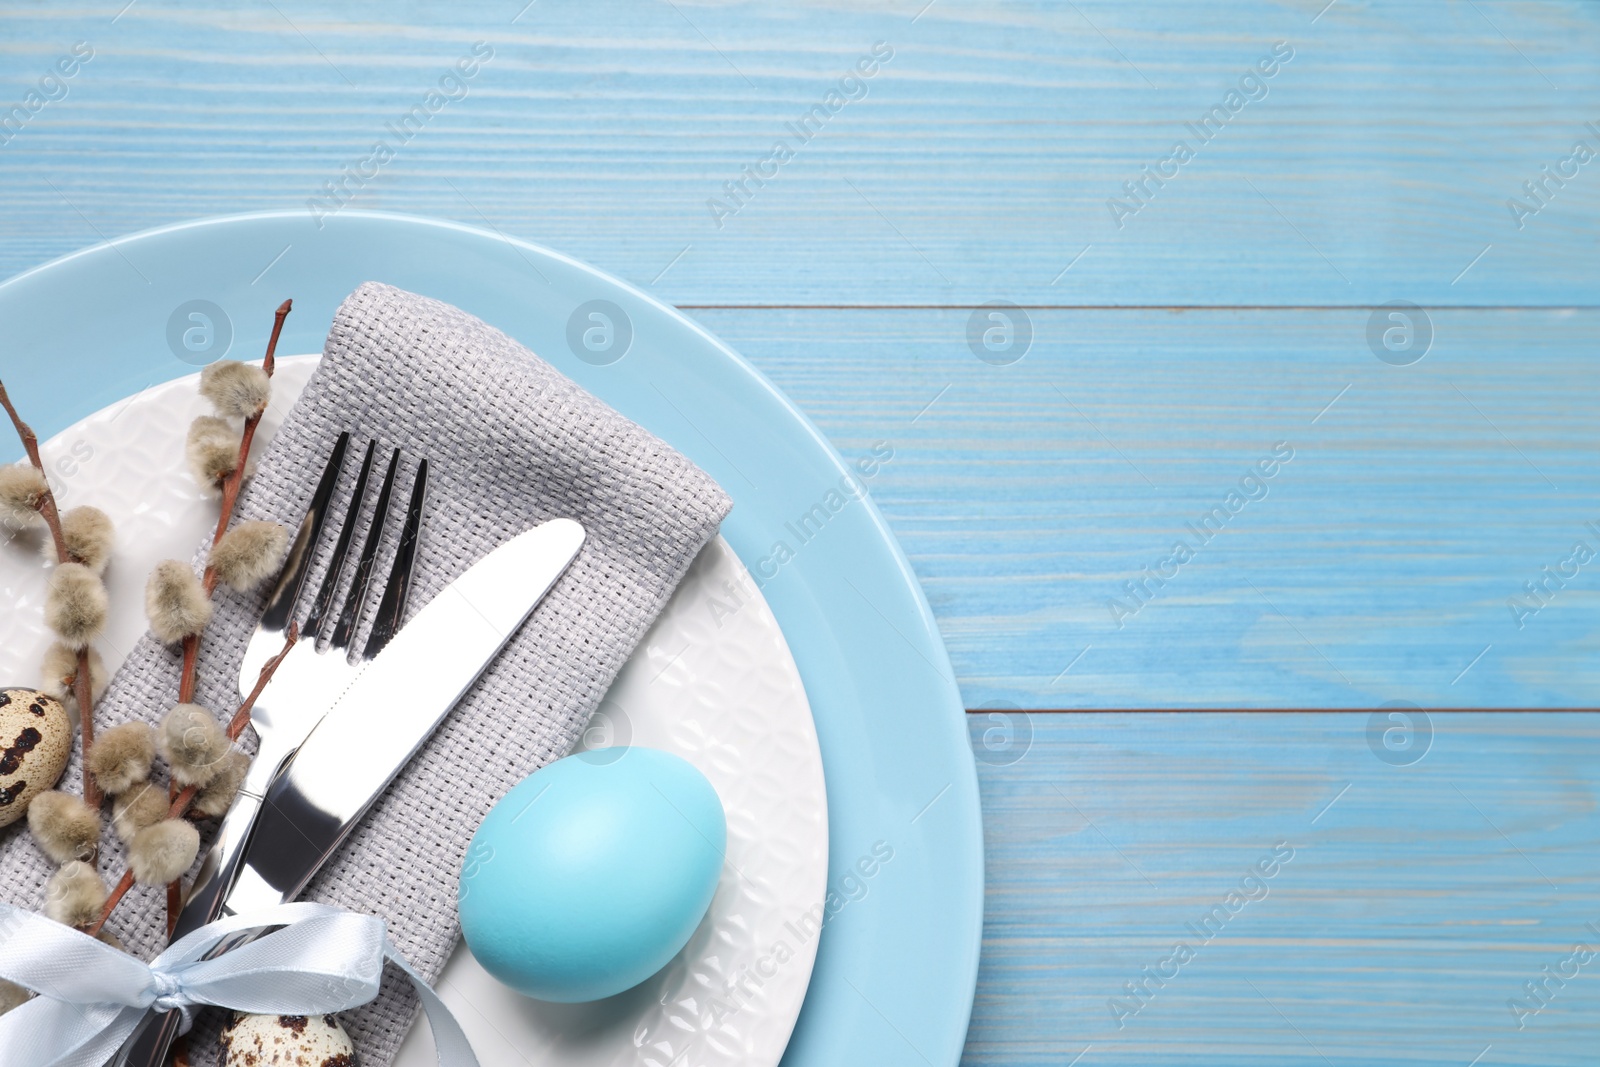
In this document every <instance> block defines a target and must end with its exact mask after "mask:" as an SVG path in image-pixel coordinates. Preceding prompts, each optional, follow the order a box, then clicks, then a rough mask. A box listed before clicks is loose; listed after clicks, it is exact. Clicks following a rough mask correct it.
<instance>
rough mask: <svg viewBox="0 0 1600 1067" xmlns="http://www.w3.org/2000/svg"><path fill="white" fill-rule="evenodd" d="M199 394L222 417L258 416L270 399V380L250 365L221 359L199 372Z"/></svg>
mask: <svg viewBox="0 0 1600 1067" xmlns="http://www.w3.org/2000/svg"><path fill="white" fill-rule="evenodd" d="M200 395H201V396H203V397H205V398H206V399H207V400H209V401H211V406H212V407H214V408H216V409H217V414H218V415H221V416H223V417H225V418H236V419H248V418H250V417H251V416H252V415H259V414H260V413H261V411H262V409H264V408H265V407H266V406H267V401H268V400H270V399H272V379H271V378H269V377H268V376H267V372H266V371H265V370H263V369H261V368H260V367H258V366H256V365H255V364H253V363H240V362H239V361H238V360H232V359H223V360H218V361H217V362H215V363H211V364H208V365H207V366H206V368H205V369H204V370H202V371H201V372H200Z"/></svg>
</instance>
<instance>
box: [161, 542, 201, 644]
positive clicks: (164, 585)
mask: <svg viewBox="0 0 1600 1067" xmlns="http://www.w3.org/2000/svg"><path fill="white" fill-rule="evenodd" d="M211 612H212V606H211V600H210V598H208V597H207V596H206V587H205V586H204V585H202V584H201V582H200V577H199V575H197V574H195V572H194V571H193V570H192V569H191V568H190V567H189V565H188V564H187V563H182V562H179V561H178V560H175V559H169V560H165V561H164V562H161V563H157V564H156V565H155V569H154V570H152V571H151V572H150V579H149V581H147V582H146V583H145V587H144V613H145V616H146V618H148V619H149V620H150V632H151V633H153V634H155V636H156V640H158V641H160V642H162V643H163V644H168V645H173V644H177V643H178V642H179V641H182V640H183V639H184V638H185V637H188V636H190V635H191V634H197V633H199V632H200V631H201V630H204V629H205V628H206V624H207V623H209V622H210V621H211Z"/></svg>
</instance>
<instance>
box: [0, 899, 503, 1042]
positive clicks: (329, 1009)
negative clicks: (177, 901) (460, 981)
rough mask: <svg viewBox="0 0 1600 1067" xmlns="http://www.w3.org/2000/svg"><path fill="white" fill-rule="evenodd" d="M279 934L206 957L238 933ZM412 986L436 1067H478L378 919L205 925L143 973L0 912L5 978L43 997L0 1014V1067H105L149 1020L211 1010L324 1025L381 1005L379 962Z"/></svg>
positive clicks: (4, 909)
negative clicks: (330, 1018) (316, 1019)
mask: <svg viewBox="0 0 1600 1067" xmlns="http://www.w3.org/2000/svg"><path fill="white" fill-rule="evenodd" d="M273 926H278V927H282V929H280V930H274V931H273V932H272V933H269V934H266V935H265V936H263V937H260V938H257V939H256V940H254V941H252V942H250V943H249V944H247V945H244V946H242V947H240V948H236V949H233V950H232V951H229V952H225V953H223V954H222V955H220V956H218V957H217V958H216V959H210V960H208V959H206V958H205V956H206V954H207V953H208V952H210V951H211V950H212V949H213V948H215V947H216V946H217V945H218V944H219V943H221V942H222V941H223V940H225V939H227V938H229V937H231V936H233V935H234V934H237V933H239V932H241V931H244V930H253V929H261V928H265V927H273ZM386 959H387V960H389V961H391V962H393V963H394V964H395V965H396V966H397V967H399V968H400V969H401V970H402V971H404V972H405V973H406V976H407V977H409V978H410V979H411V984H412V985H413V986H415V987H416V990H417V996H418V997H419V998H420V999H421V1001H422V1007H423V1009H424V1010H425V1011H426V1012H427V1013H428V1024H429V1026H430V1027H431V1028H432V1029H433V1040H434V1046H435V1049H436V1051H437V1052H438V1056H439V1067H478V1060H477V1058H476V1057H475V1056H474V1055H473V1053H472V1046H471V1045H470V1044H469V1043H468V1042H467V1035H466V1034H465V1033H463V1032H462V1030H461V1026H460V1024H459V1023H457V1022H456V1020H455V1016H453V1015H451V1014H450V1009H449V1008H447V1007H445V1005H444V1002H443V1001H441V1000H440V999H439V997H438V995H437V994H436V993H434V991H433V989H432V988H430V987H429V985H428V983H427V982H425V981H424V980H423V979H422V976H421V975H419V974H417V972H416V971H414V970H412V969H411V965H410V964H408V963H407V962H406V961H405V959H404V957H402V956H401V955H400V953H399V951H398V950H397V949H396V948H395V947H394V945H392V944H391V943H390V942H389V939H388V937H387V935H386V934H385V931H384V925H383V921H382V920H381V919H377V918H374V917H373V916H371V915H358V914H356V913H355V912H350V911H344V910H341V909H339V908H330V907H327V906H325V905H322V904H309V903H301V904H285V905H283V906H282V907H277V908H271V909H268V910H266V911H260V912H256V913H254V914H252V915H237V916H234V917H233V918H229V919H222V920H219V921H217V922H214V923H212V924H211V925H209V926H203V927H201V928H200V929H198V930H196V931H195V932H194V933H192V934H190V935H188V936H187V937H184V938H181V939H179V940H178V941H176V942H174V943H173V944H172V945H171V946H170V947H168V949H167V950H166V951H165V952H163V953H162V954H161V955H159V956H157V957H156V958H155V959H154V960H153V961H151V962H150V963H148V964H146V963H144V962H143V961H142V960H139V959H136V958H134V957H133V956H130V955H128V954H127V953H126V952H118V951H117V950H116V949H114V948H112V947H111V946H109V945H107V944H104V943H103V942H100V941H97V940H96V939H94V938H92V937H89V936H87V935H85V934H82V933H80V932H78V931H77V930H73V929H71V928H70V927H66V926H62V925H61V924H60V923H58V922H54V921H53V920H50V919H47V918H45V917H44V916H42V915H36V914H34V913H33V912H28V911H23V910H22V909H20V908H14V907H12V906H10V905H9V904H0V978H5V979H7V980H8V981H11V982H15V983H16V984H18V985H20V986H25V987H26V988H28V989H31V990H33V991H34V992H36V993H38V994H39V995H38V996H36V997H34V998H33V999H32V1000H29V1001H28V1002H27V1003H26V1004H23V1005H22V1006H21V1007H18V1008H15V1009H13V1010H11V1011H9V1012H7V1013H6V1014H5V1015H0V1067H102V1065H103V1064H105V1063H107V1062H109V1061H110V1060H111V1059H112V1058H113V1057H114V1056H115V1055H116V1053H117V1050H118V1049H119V1048H120V1047H121V1046H122V1042H123V1041H124V1040H125V1039H126V1038H127V1036H128V1035H129V1034H130V1033H132V1032H133V1029H134V1027H135V1026H136V1025H137V1024H138V1022H139V1019H140V1018H141V1017H142V1016H143V1015H144V1014H145V1012H146V1011H150V1010H154V1011H172V1010H177V1011H181V1012H183V1015H184V1019H183V1027H182V1031H183V1032H187V1031H188V1029H189V1027H190V1025H191V1024H192V1023H193V1015H194V1010H195V1009H196V1008H197V1007H199V1006H201V1005H207V1004H210V1005H216V1006H218V1007H225V1008H232V1009H234V1010H236V1011H243V1012H250V1013H252V1014H264V1015H327V1014H331V1013H333V1012H338V1011H345V1010H347V1009H350V1008H354V1007H357V1006H359V1005H361V1004H365V1003H367V1002H368V1001H370V1000H372V999H373V998H374V997H376V996H377V995H378V983H379V980H380V978H381V977H382V975H383V963H384V960H386Z"/></svg>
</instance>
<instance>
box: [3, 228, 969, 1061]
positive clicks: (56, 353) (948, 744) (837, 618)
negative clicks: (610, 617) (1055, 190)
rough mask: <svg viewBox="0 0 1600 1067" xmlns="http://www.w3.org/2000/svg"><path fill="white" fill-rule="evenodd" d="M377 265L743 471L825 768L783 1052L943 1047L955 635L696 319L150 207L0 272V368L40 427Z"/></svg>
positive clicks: (961, 838) (306, 307)
mask: <svg viewBox="0 0 1600 1067" xmlns="http://www.w3.org/2000/svg"><path fill="white" fill-rule="evenodd" d="M367 280H377V281H383V282H388V283H390V284H392V285H397V286H400V287H401V288H403V289H410V290H412V291H414V292H418V293H423V294H426V295H427V296H431V297H435V298H437V299H440V300H446V301H449V302H450V303H452V304H455V305H457V306H459V307H461V308H464V309H466V310H467V311H469V312H471V313H472V314H474V315H477V316H479V317H480V318H482V319H484V320H485V321H487V322H489V323H490V324H492V325H494V326H497V327H499V328H500V329H501V330H504V331H505V332H506V333H508V334H510V335H511V336H512V337H515V338H517V339H518V340H519V341H521V342H523V343H524V344H526V345H528V346H529V347H530V348H532V349H533V350H534V351H535V352H538V353H539V354H540V355H541V356H543V357H544V358H545V359H548V360H550V361H551V362H552V363H554V364H555V365H556V366H557V367H559V368H560V369H561V370H562V371H563V372H565V373H566V374H568V375H570V376H571V377H572V378H574V379H575V380H577V381H578V382H580V383H582V384H583V385H584V386H585V387H586V388H588V389H590V390H592V391H593V392H594V393H596V394H597V395H599V396H601V397H603V398H604V399H605V400H606V401H607V402H609V403H610V404H611V405H613V406H614V407H616V408H617V409H618V410H619V411H621V412H623V413H624V414H625V415H627V416H629V417H630V418H632V419H634V420H636V421H637V422H639V423H640V424H642V425H644V426H646V427H648V428H650V429H651V430H652V431H654V432H655V433H657V434H658V435H660V436H661V437H663V438H665V439H666V440H667V441H669V442H670V443H671V444H672V445H674V446H675V447H677V448H679V449H681V450H682V451H683V452H685V453H686V454H687V455H689V456H691V457H693V459H694V460H695V462H697V463H699V464H700V465H701V466H702V467H704V468H705V469H706V470H707V471H709V472H710V473H711V474H712V475H713V476H715V477H716V478H717V480H718V481H720V482H721V483H722V485H723V486H724V487H725V488H726V489H727V490H728V492H729V493H730V494H731V495H732V497H733V499H734V502H735V507H734V510H733V514H732V515H731V516H730V517H729V519H728V521H727V522H726V523H725V524H724V525H723V535H724V536H725V537H726V538H727V540H728V541H729V543H730V544H732V546H733V547H734V549H735V550H736V551H737V552H738V553H739V555H740V557H741V558H742V559H743V560H744V563H745V565H746V566H747V567H748V568H749V569H750V571H751V572H752V573H753V574H755V575H757V576H758V579H759V580H761V581H762V582H763V583H764V584H763V592H764V593H765V595H766V597H767V599H768V601H769V602H770V603H771V605H772V610H773V612H774V613H775V614H776V615H777V618H778V621H779V623H780V624H781V625H782V626H783V630H784V634H785V636H786V637H787V638H788V641H789V647H790V648H791V649H792V651H793V653H794V657H795V661H796V662H797V663H798V665H799V667H800V673H801V676H802V677H803V678H804V680H805V685H806V692H807V695H808V696H809V698H810V700H811V706H812V710H813V713H814V715H815V717H816V724H817V732H818V734H819V735H820V738H821V742H822V755H823V762H824V765H825V767H826V774H827V783H828V809H829V839H830V842H831V850H830V864H829V866H830V875H829V888H830V890H831V891H832V893H833V894H834V895H833V896H831V897H830V905H829V906H830V910H831V913H832V914H831V917H830V919H829V920H828V922H827V926H826V928H825V930H824V933H823V938H822V943H821V948H820V950H819V953H818V956H817V966H816V971H815V974H814V976H813V979H812V984H811V989H810V992H809V994H808V995H807V997H806V1002H805V1008H804V1011H803V1012H802V1013H801V1016H800V1022H799V1024H798V1026H797V1027H796V1028H795V1032H794V1037H793V1039H792V1041H791V1042H790V1045H789V1051H788V1053H787V1055H786V1056H785V1057H784V1061H783V1062H784V1064H785V1065H787V1067H802V1065H804V1067H838V1065H839V1064H847V1063H870V1064H874V1065H875V1067H889V1065H893V1064H924V1065H932V1067H943V1065H953V1064H955V1063H956V1062H957V1061H958V1060H959V1059H960V1057H961V1047H962V1043H963V1040H964V1038H965V1034H966V1027H967V1019H968V1016H969V1014H970V1012H971V1008H972V996H973V989H974V984H975V981H976V977H977V967H978V946H979V941H980V938H981V934H982V924H983V837H982V828H981V824H980V821H979V810H978V785H977V776H976V773H975V771H974V766H973V759H972V753H971V751H970V749H969V748H968V741H967V732H966V724H965V722H964V721H963V713H962V707H961V700H960V696H959V694H958V692H957V690H956V686H955V684H954V681H953V674H952V672H951V668H950V663H949V660H948V658H947V657H946V655H945V650H944V645H943V644H942V643H941V641H940V639H939V632H938V630H937V628H936V627H935V624H934V620H933V616H932V614H931V613H930V612H929V610H928V605H927V602H926V601H925V600H924V599H923V596H922V590H921V589H920V587H919V586H918V585H917V581H916V578H915V577H914V576H913V575H912V572H911V568H910V566H909V564H908V563H907V562H906V559H905V557H904V555H902V554H901V552H900V549H899V546H898V545H897V544H896V543H895V540H894V537H893V536H892V535H891V534H890V532H889V529H888V527H887V526H886V525H885V524H884V521H883V518H882V517H881V516H880V515H879V514H878V512H877V509H876V508H875V507H873V505H872V503H871V501H870V500H865V499H854V498H852V496H851V495H850V494H849V493H848V491H847V489H848V487H849V486H850V485H852V484H854V483H852V482H850V481H849V480H848V479H847V478H846V475H847V473H848V472H849V471H850V469H851V468H849V467H847V466H846V464H845V463H844V461H843V460H842V459H841V458H840V456H839V455H838V453H836V452H835V451H834V450H833V448H832V447H831V446H830V445H829V444H828V443H827V441H826V440H825V439H824V438H823V437H822V435H821V434H820V433H818V431H817V429H816V427H814V426H812V425H811V423H810V422H809V421H808V420H807V419H806V417H805V416H804V415H802V414H801V413H800V412H799V411H798V410H796V409H795V407H794V406H793V405H792V404H790V403H789V401H788V400H787V399H785V398H784V396H783V395H782V394H780V393H779V392H778V391H777V389H775V388H774V387H773V386H772V384H771V383H770V382H768V381H767V380H766V379H765V378H763V377H762V376H761V375H760V374H759V373H758V372H757V371H756V370H755V369H754V368H752V367H751V366H750V365H749V364H748V363H746V362H745V361H744V360H743V359H741V358H740V357H739V356H738V355H737V354H736V353H735V352H733V351H732V350H731V349H729V348H728V347H727V346H726V345H724V344H722V343H721V342H720V341H718V340H717V339H716V338H714V337H712V336H711V335H710V334H709V333H707V332H706V331H705V330H704V329H702V328H701V327H699V326H697V325H696V324H695V323H693V322H691V321H690V320H689V319H687V318H685V317H684V316H683V315H682V314H680V313H679V312H677V311H675V310H673V309H672V308H670V307H667V306H665V305H663V304H661V303H658V302H657V301H656V300H654V299H652V298H650V297H648V296H646V295H645V294H643V293H641V292H639V291H638V290H636V289H633V288H632V287H630V286H628V285H626V284H624V283H622V282H620V281H617V280H616V279H615V278H611V277H609V276H607V275H604V274H601V273H599V272H598V271H595V270H593V269H592V268H589V267H586V266H584V265H583V264H581V263H577V262H575V261H573V260H571V259H567V258H565V257H564V256H561V255H558V254H556V253H554V252H551V251H549V250H548V249H543V248H539V247H538V246H535V245H530V244H524V243H522V242H519V241H513V240H511V239H509V238H506V237H504V236H498V235H496V234H492V233H487V232H484V231H481V230H476V229H471V228H469V227H465V226H458V225H454V224H451V223H443V222H435V221H430V220H425V219H417V218H407V217H403V216H396V215H384V214H372V213H365V212H354V211H351V212H345V213H343V214H340V215H337V216H334V217H332V218H329V219H326V220H324V221H323V224H322V226H321V228H319V227H318V225H317V223H316V222H315V221H313V220H312V219H311V217H310V216H309V215H307V214H304V213H297V212H284V213H272V214H261V215H244V216H235V217H229V218H220V219H209V220H204V221H200V222H193V223H186V224H182V225H178V226H172V227H168V228H165V229H160V230H153V231H150V232H148V233H143V234H138V235H135V236H133V237H128V238H124V239H122V240H118V241H115V242H112V243H110V244H102V245H98V246H96V247H94V248H91V249H88V250H86V251H83V252H79V253H75V254H73V255H70V256H67V257H65V258H63V259H59V260H57V261H55V262H54V263H50V264H47V265H45V266H43V267H39V268H37V269H35V270H32V271H28V272H27V273H25V274H21V275H19V276H17V277H15V278H12V279H11V280H10V281H7V282H5V283H3V284H0V321H3V322H5V323H6V333H7V337H6V343H5V345H4V347H3V348H0V373H3V374H4V378H5V381H6V384H7V386H8V387H9V388H10V390H11V393H12V394H13V396H14V397H15V398H16V399H17V401H18V403H19V404H20V405H22V406H23V408H24V409H25V411H26V412H27V414H28V417H29V418H30V420H31V421H33V422H34V428H35V429H36V430H38V432H39V433H40V435H41V436H49V435H51V434H54V433H56V432H57V431H59V430H61V429H62V428H64V427H66V426H68V425H70V424H71V423H73V422H75V421H77V420H78V419H80V418H82V417H83V416H85V415H88V414H89V413H91V412H93V411H96V410H98V409H99V408H102V407H104V406H106V405H107V404H109V403H111V402H112V401H114V400H116V399H118V398H120V397H125V396H129V395H131V394H134V393H137V392H138V391H140V390H141V389H144V388H146V387H148V386H150V385H152V384H154V383H156V382H161V381H166V380H168V379H170V378H175V377H178V376H180V375H184V374H189V373H192V372H193V370H194V369H195V367H196V366H199V365H203V364H205V363H208V362H211V361H212V360H214V359H219V358H222V357H223V356H224V355H226V356H229V357H231V358H237V359H256V358H259V356H260V354H261V352H262V350H263V347H264V345H265V342H266V336H267V333H268V330H269V329H270V326H271V322H272V312H273V309H274V308H275V307H276V306H277V305H278V303H279V302H280V301H282V300H283V299H284V298H285V297H293V298H294V302H295V309H294V314H293V315H291V316H290V318H289V322H288V326H287V328H286V330H285V333H284V338H283V341H282V342H281V344H280V347H279V351H280V352H283V353H285V354H288V353H297V352H318V351H321V349H322V340H323V337H324V335H325V334H326V332H327V329H328V325H329V323H330V322H331V321H332V318H333V312H334V309H335V308H336V307H337V306H338V304H339V302H340V301H341V300H343V299H344V297H345V295H346V294H348V293H349V292H350V291H351V290H352V289H354V288H355V287H356V286H357V285H358V284H360V283H361V282H363V281H367ZM841 502H842V506H839V505H840V504H841ZM819 505H820V506H821V510H820V511H819V510H817V508H818V506H819ZM807 515H810V516H811V517H812V518H811V520H810V521H809V523H808V524H807V526H806V528H805V529H804V530H802V531H801V532H802V533H804V534H805V539H804V540H803V541H802V539H801V537H800V536H797V534H796V532H795V530H796V528H797V527H796V523H797V522H798V521H799V520H800V519H801V517H802V516H807ZM780 546H781V547H780ZM890 853H892V858H890V859H888V861H887V862H883V857H884V856H886V855H889V854H890ZM863 871H870V872H872V873H871V875H870V876H868V875H866V874H863V873H862V872H863Z"/></svg>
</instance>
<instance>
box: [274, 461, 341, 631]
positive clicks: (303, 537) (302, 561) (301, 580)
mask: <svg viewBox="0 0 1600 1067" xmlns="http://www.w3.org/2000/svg"><path fill="white" fill-rule="evenodd" d="M349 446H350V435H349V434H348V433H342V434H340V435H339V440H338V441H336V442H335V443H334V446H333V453H332V454H331V455H330V456H329V457H328V464H327V466H326V467H324V468H323V470H322V478H321V480H320V481H318V482H317V488H316V490H315V491H313V492H312V494H311V503H310V504H309V505H308V506H307V508H306V515H305V518H303V519H301V520H300V528H299V530H297V531H296V532H295V535H294V543H293V545H291V546H290V548H289V552H288V554H287V555H286V556H285V557H284V562H283V568H282V569H281V570H280V571H279V572H278V579H277V581H276V582H274V583H273V586H272V592H271V593H270V594H269V595H268V597H267V606H266V610H265V611H263V612H262V614H261V626H262V627H263V628H264V629H272V630H283V629H285V628H286V627H287V626H288V625H289V619H290V617H291V616H292V615H293V614H294V609H295V605H296V603H297V602H298V601H299V599H300V591H301V587H302V586H303V585H305V581H306V575H307V574H308V573H309V572H310V570H311V560H312V557H313V556H315V555H316V546H317V541H318V540H319V539H320V538H321V536H322V527H323V525H324V524H325V523H326V521H327V518H328V501H329V500H330V499H331V498H332V497H333V488H334V486H335V485H336V484H337V483H338V481H339V471H340V470H341V469H342V468H343V467H344V455H345V451H346V450H347V449H348V448H349Z"/></svg>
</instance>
